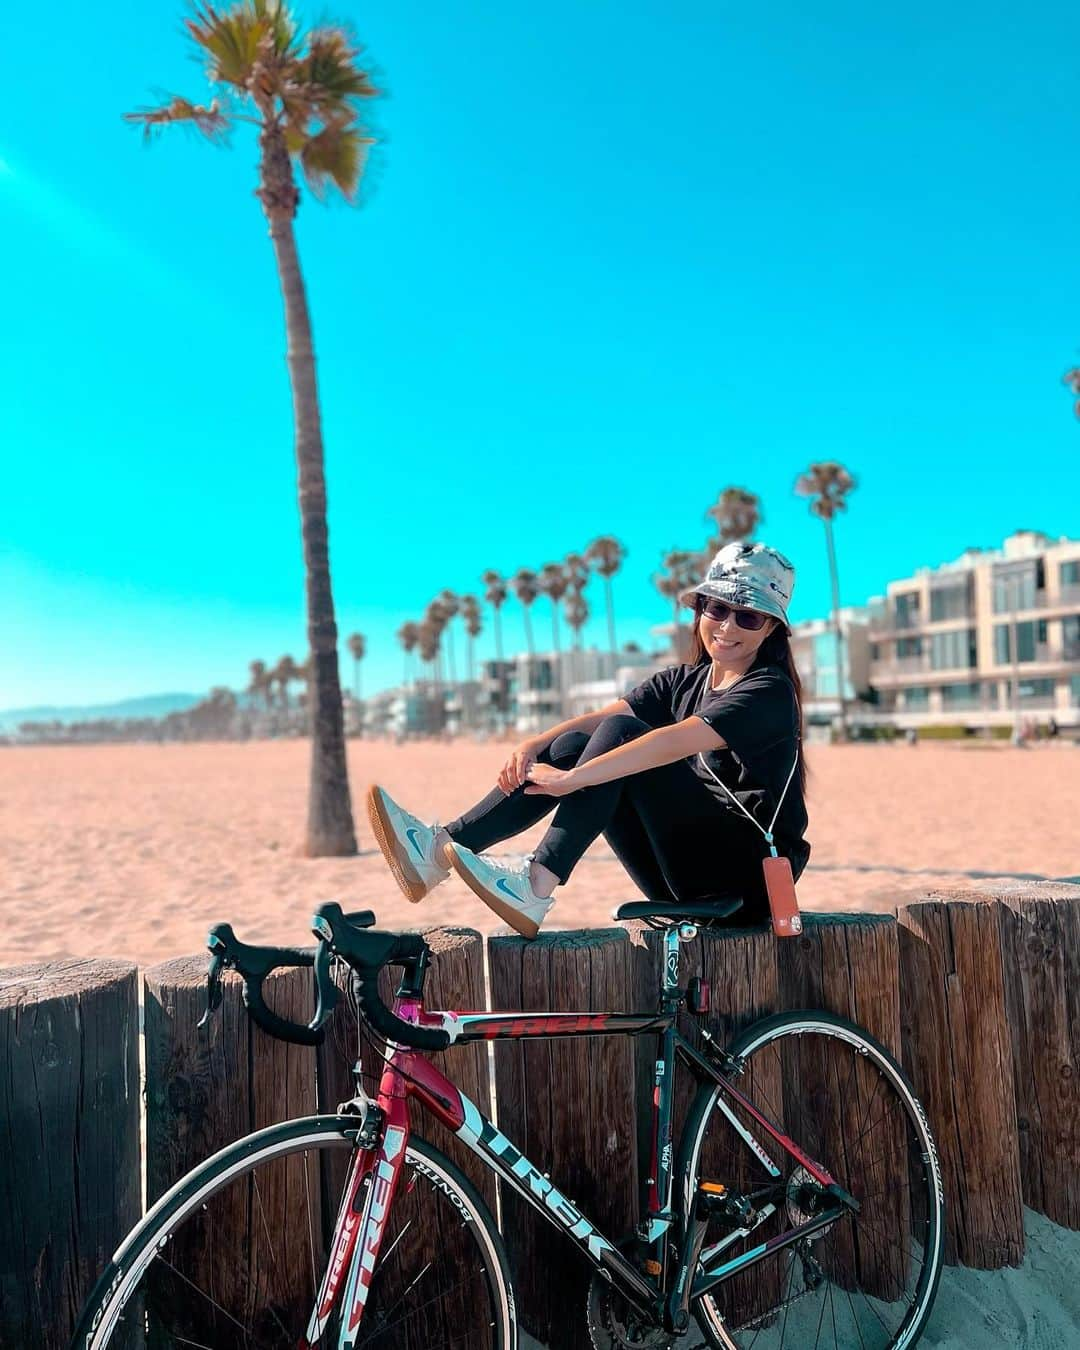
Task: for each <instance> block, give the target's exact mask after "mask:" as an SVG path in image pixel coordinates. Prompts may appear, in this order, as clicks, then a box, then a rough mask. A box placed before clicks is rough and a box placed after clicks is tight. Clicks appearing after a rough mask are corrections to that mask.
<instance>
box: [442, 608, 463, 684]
mask: <svg viewBox="0 0 1080 1350" xmlns="http://www.w3.org/2000/svg"><path fill="white" fill-rule="evenodd" d="M439 604H440V605H442V608H443V613H444V614H445V615H446V623H445V625H444V629H443V631H444V632H445V633H446V657H447V660H448V662H449V664H450V683H451V684H457V662H456V661H455V660H454V616H455V615H456V614H457V613H458V611H459V610H460V609H461V601H460V600H459V599H458V597H457V596H456V595H455V594H454V592H453V591H451V590H445V591H440V592H439Z"/></svg>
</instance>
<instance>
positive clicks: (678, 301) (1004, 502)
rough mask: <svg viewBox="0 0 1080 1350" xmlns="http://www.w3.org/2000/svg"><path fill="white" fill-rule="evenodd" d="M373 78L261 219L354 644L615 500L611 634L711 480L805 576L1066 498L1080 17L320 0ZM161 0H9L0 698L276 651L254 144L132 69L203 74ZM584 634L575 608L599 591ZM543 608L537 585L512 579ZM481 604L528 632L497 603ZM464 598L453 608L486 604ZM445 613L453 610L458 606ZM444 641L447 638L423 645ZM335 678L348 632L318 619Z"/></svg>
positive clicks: (1037, 521)
mask: <svg viewBox="0 0 1080 1350" xmlns="http://www.w3.org/2000/svg"><path fill="white" fill-rule="evenodd" d="M300 12H301V14H309V15H313V16H315V17H321V16H322V15H323V14H325V13H327V12H330V13H333V14H334V15H336V16H339V17H342V18H346V19H348V20H349V21H351V22H352V24H353V25H354V27H355V28H356V30H357V32H358V33H359V34H360V36H361V38H362V40H363V41H364V42H365V44H366V47H367V50H368V54H369V56H370V58H371V60H372V61H373V62H374V64H375V66H376V68H377V70H378V72H379V78H380V80H381V82H382V84H383V86H384V87H385V88H386V90H387V91H388V97H387V98H386V99H384V100H381V101H380V104H379V106H378V108H377V110H376V116H377V120H378V125H379V129H380V131H381V133H382V135H383V142H382V144H381V146H380V149H379V151H378V154H377V155H376V157H375V160H374V162H373V166H372V171H371V174H370V176H369V181H368V185H367V187H366V190H365V194H364V204H363V206H362V208H361V209H360V210H350V209H348V208H346V207H344V206H341V205H337V206H331V207H323V206H320V205H318V204H317V203H315V202H313V201H311V200H310V199H307V200H305V201H304V203H303V205H302V206H301V210H300V214H299V217H298V220H297V234H298V240H299V246H300V250H301V257H302V261H303V264H304V267H305V271H306V277H307V281H308V285H309V293H310V300H311V305H312V310H313V316H314V323H315V339H316V348H317V352H318V357H319V376H320V381H321V389H322V395H323V408H324V416H325V426H324V432H325V442H326V460H327V474H328V482H329V491H330V531H331V534H330V542H331V559H332V564H333V575H334V588H335V599H336V602H337V608H338V620H339V629H340V632H341V634H342V636H343V637H344V635H346V634H348V633H349V632H351V631H354V630H357V629H359V630H360V631H362V632H364V633H365V634H366V635H367V637H368V646H369V653H370V655H369V657H368V660H367V662H366V665H365V688H366V689H368V690H371V689H375V688H377V687H379V686H381V685H385V684H387V683H389V682H391V681H393V680H394V679H396V678H397V677H398V676H399V674H400V669H401V659H400V652H399V649H398V648H397V646H396V643H395V641H394V638H393V634H394V631H395V630H396V628H397V627H398V626H399V625H400V623H401V622H403V621H404V620H405V619H407V618H418V617H419V615H420V612H421V611H422V609H423V606H424V605H425V603H426V602H427V601H428V600H429V599H430V598H431V597H432V596H433V595H434V594H435V593H436V592H437V591H438V590H440V589H442V588H443V587H444V586H449V587H451V588H452V589H454V590H457V591H465V590H469V589H477V588H478V586H479V574H480V573H481V572H482V571H483V570H484V569H485V568H487V567H496V568H499V569H502V570H504V571H506V572H511V571H513V570H515V569H516V568H517V567H519V566H533V567H538V566H540V565H541V564H542V563H544V562H546V561H548V560H551V559H558V558H561V557H562V556H563V555H564V554H565V553H566V552H567V551H569V550H571V549H574V548H581V547H583V546H584V545H585V544H587V543H588V542H589V540H590V539H592V538H594V537H595V536H596V535H597V534H601V533H613V534H615V535H617V536H618V537H619V538H621V539H622V540H623V541H624V543H625V544H626V546H627V548H628V550H629V556H628V558H627V561H626V563H625V565H624V569H623V571H622V572H621V573H620V574H619V575H618V577H617V578H616V582H615V595H616V606H617V617H618V632H619V638H620V640H625V639H630V638H635V639H637V640H638V641H641V642H645V641H647V640H648V630H649V627H650V626H651V625H652V624H655V623H659V622H662V621H663V620H664V619H665V617H666V615H667V610H666V607H665V603H664V602H663V601H662V600H661V598H660V596H659V595H658V594H657V593H656V591H655V590H654V589H653V587H652V585H651V582H650V577H651V575H652V573H654V572H655V571H656V569H657V566H658V562H659V557H660V554H661V553H662V552H663V551H665V550H666V549H669V548H672V547H675V546H683V547H698V546H700V544H701V542H702V541H703V540H704V538H705V536H706V532H707V531H706V526H705V524H704V521H703V513H704V511H705V509H706V507H708V506H709V505H710V504H711V503H712V502H713V501H714V500H715V497H716V495H717V494H718V492H719V491H720V489H721V488H723V487H725V486H727V485H729V484H738V485H741V486H745V487H748V488H750V489H752V490H753V491H755V492H757V493H759V494H760V496H761V497H762V499H763V503H764V509H765V516H766V525H765V528H764V530H763V531H762V537H764V538H765V539H767V540H768V541H769V542H772V543H774V544H775V545H776V546H778V547H779V548H781V549H782V550H783V551H784V552H786V553H787V554H788V555H789V556H790V557H791V558H792V559H793V560H794V561H795V563H796V565H797V568H798V580H797V583H796V589H795V598H794V602H793V606H792V615H793V617H794V618H796V619H799V618H806V617H811V616H815V615H820V614H823V613H825V612H826V609H827V605H828V578H827V573H826V569H825V552H824V545H823V539H822V531H821V526H820V524H819V523H818V522H817V521H815V520H814V519H812V518H811V517H810V515H809V513H808V511H807V507H806V503H805V502H804V501H803V500H801V499H798V498H796V497H794V496H793V495H792V491H791V489H792V484H793V482H794V480H795V478H796V476H797V474H798V473H799V472H800V471H801V470H802V469H803V467H804V466H805V465H806V464H807V463H809V462H810V461H811V460H813V459H819V458H838V459H840V460H842V461H843V462H844V463H845V464H847V465H848V466H849V467H850V468H851V470H852V471H853V472H854V473H855V474H856V475H857V477H858V478H859V482H860V486H859V488H858V491H857V492H856V494H855V495H854V496H853V498H852V500H851V507H850V510H849V512H848V514H847V516H845V517H844V518H843V519H842V521H841V523H840V525H839V528H838V532H837V546H838V550H839V557H840V565H841V584H842V593H843V599H844V601H845V602H846V603H855V602H859V601H861V600H864V599H865V598H866V597H867V596H869V595H870V594H873V593H875V592H880V591H881V590H882V589H883V588H884V585H885V583H886V582H887V581H888V580H889V579H890V578H893V577H897V576H903V575H907V574H908V573H910V572H911V571H912V570H913V569H914V568H915V567H917V566H919V565H923V564H933V563H937V562H940V561H943V560H945V559H947V558H950V557H953V556H955V555H957V554H958V553H959V552H960V551H961V550H962V549H963V548H965V547H966V546H968V545H974V544H983V545H993V544H996V543H998V542H999V541H1000V540H1001V538H1002V537H1003V535H1005V534H1006V533H1008V532H1009V531H1010V530H1012V529H1014V528H1021V527H1023V528H1036V529H1043V530H1046V531H1047V532H1048V533H1051V534H1053V535H1058V534H1076V533H1077V532H1078V529H1080V521H1078V519H1077V515H1078V512H1077V502H1078V501H1080V491H1078V489H1080V423H1078V422H1077V421H1076V420H1075V419H1074V418H1073V416H1072V414H1071V411H1070V400H1069V396H1068V394H1067V392H1066V391H1065V390H1064V389H1063V388H1062V386H1061V385H1060V375H1061V372H1062V371H1063V370H1064V369H1065V368H1066V367H1067V366H1069V365H1071V364H1074V363H1078V362H1080V250H1078V249H1077V246H1076V236H1077V228H1078V222H1080V173H1078V168H1077V153H1076V145H1077V128H1078V126H1080V117H1078V113H1080V98H1078V92H1080V82H1078V75H1080V49H1078V47H1077V44H1076V43H1075V42H1073V41H1071V40H1070V34H1071V31H1072V27H1073V23H1072V12H1071V10H1069V9H1067V8H1066V7H1065V6H1064V5H1062V4H1049V3H1038V2H1036V3H1033V4H1029V5H1025V6H1023V7H1019V8H1018V7H1016V6H1015V5H1012V4H1005V3H989V4H987V3H980V4H978V5H976V4H962V3H958V4H955V5H952V6H941V5H940V4H935V5H929V4H924V3H913V4H910V5H908V6H904V7H901V8H894V9H892V10H891V11H889V12H886V11H884V10H883V9H882V8H881V7H880V6H866V5H865V4H855V3H850V4H849V3H832V4H826V5H824V6H814V7H813V12H810V11H808V10H807V7H806V6H804V5H795V4H780V3H775V2H767V3H765V4H762V5H756V6H746V5H734V4H728V3H715V0H714V2H713V3H704V2H702V3H690V2H689V0H664V3H660V0H655V3H631V2H630V0H620V3H614V2H613V0H610V2H609V0H590V3H589V4H584V5H583V4H581V3H569V0H566V2H564V0H552V3H550V4H548V5H546V6H543V7H537V6H524V5H505V4H494V3H492V4H480V3H466V0H461V3H456V4H455V3H447V4H441V5H431V4H429V3H421V2H420V0H394V3H390V0H380V2H379V3H370V4H366V5H357V4H354V3H351V0H339V3H337V4H336V5H332V6H330V8H329V10H324V9H322V8H319V9H315V10H304V9H301V11H300ZM180 14H181V8H180V7H179V6H176V7H173V6H171V5H170V4H168V3H165V4H158V5H154V6H150V7H146V6H145V5H136V4H135V3H134V0H117V3H115V4H114V5H113V6H112V7H111V8H110V11H109V14H108V22H107V24H106V23H95V24H94V25H93V26H91V25H89V24H88V21H87V18H86V10H85V7H83V6H76V5H75V4H73V3H69V0H57V3H56V4H54V5H51V6H48V7H46V8H45V9H41V8H40V7H38V8H35V7H33V6H22V7H20V8H19V9H18V10H17V12H15V13H14V15H13V17H12V18H11V19H10V21H9V24H8V30H7V31H8V43H9V52H12V53H18V52H24V53H31V54H33V53H39V54H40V53H41V52H47V53H48V60H49V72H48V96H47V99H46V101H45V102H44V104H43V102H42V94H41V78H42V71H41V64H40V60H39V59H38V57H37V56H35V57H34V58H33V59H27V60H19V59H11V60H9V62H8V63H7V65H6V71H5V80H4V81H3V83H2V84H0V244H2V247H3V254H4V257H5V260H6V263H7V266H6V267H5V282H4V306H3V307H4V312H5V322H4V323H3V324H2V325H0V346H2V351H0V358H2V359H0V394H2V406H3V409H4V429H5V435H4V454H3V491H2V494H0V632H2V633H3V635H4V645H5V648H6V650H7V653H8V659H7V660H6V661H5V662H4V663H3V667H2V669H0V708H2V707H11V706H17V705H25V704H31V703H43V702H67V703H88V702H95V701H106V700H112V699H118V698H123V697H127V696H134V695H139V694H145V693H151V692H156V691H160V690H165V689H184V690H189V691H191V692H200V691H202V690H205V689H207V688H208V687H209V686H210V685H212V684H219V683H223V684H230V685H232V686H233V687H241V686H242V685H243V684H244V682H245V681H246V678H247V665H248V662H249V661H250V660H251V659H253V658H255V657H261V658H263V659H265V660H267V661H268V662H272V661H274V660H276V658H277V657H278V656H280V655H281V654H282V653H283V652H290V653H292V654H293V655H294V656H296V658H297V659H303V657H304V655H305V653H306V640H305V621H304V612H303V574H302V565H301V553H300V537H299V524H298V515H297V506H296V483H295V467H294V461H293V453H292V433H291V415H290V403H289V390H288V385H287V380H286V374H285V367H284V359H283V350H284V338H283V331H282V317H281V305H280V298H279V293H278V290H277V282H276V276H275V272H274V267H273V260H272V256H271V251H270V246H269V242H268V240H267V237H266V229H265V224H264V221H263V219H262V217H261V214H260V211H259V208H258V203H257V201H256V200H255V198H254V197H253V196H252V190H253V188H254V185H255V179H254V147H253V145H252V143H251V142H250V140H249V139H248V138H247V137H246V136H243V135H239V136H237V137H236V139H235V141H234V144H233V147H232V148H231V149H230V150H219V149H215V148H214V147H212V146H210V145H208V144H206V143H205V142H203V141H201V140H200V139H198V138H196V137H194V136H189V135H187V134H185V133H184V132H182V131H178V130H174V131H173V132H172V134H168V135H166V136H164V137H163V138H162V139H161V140H160V141H159V142H157V143H156V144H155V145H154V146H153V147H152V148H150V149H144V147H143V146H142V144H141V143H140V139H139V136H138V133H137V132H135V131H134V130H133V129H131V128H129V127H127V126H125V125H123V124H122V122H121V120H120V114H121V112H123V111H124V110H125V109H128V108H131V107H134V106H137V105H140V104H144V103H147V102H153V101H154V99H155V97H156V96H157V94H158V93H159V92H162V91H178V92H185V93H189V94H191V95H193V96H198V95H199V94H200V92H201V91H203V90H204V89H205V84H204V81H203V78H202V75H201V72H200V70H199V68H198V66H197V65H196V64H195V63H194V62H193V60H192V58H191V56H190V54H189V51H188V49H187V45H186V43H185V41H184V39H183V38H182V37H181V35H180V31H179V17H180ZM592 598H593V600H594V620H593V621H592V622H591V623H590V626H589V627H588V628H587V629H586V638H587V639H590V638H592V639H595V640H596V641H598V642H599V641H602V640H603V634H604V621H603V613H602V596H601V591H600V588H599V585H598V584H597V585H596V588H595V593H594V595H593V596H592ZM535 612H536V628H537V632H538V634H546V633H547V632H549V631H550V627H549V622H548V619H547V610H546V602H543V601H540V602H538V604H537V606H536V611H535ZM506 625H507V638H508V641H510V642H511V643H514V642H517V641H520V637H521V633H522V628H521V624H520V620H519V617H518V610H517V608H516V606H514V605H509V606H508V607H507V610H506ZM489 641H490V632H489V633H488V635H487V637H486V638H485V639H482V640H481V649H484V647H485V646H486V644H487V642H489ZM460 642H461V640H460V638H459V639H458V650H459V653H460V650H461V645H460ZM459 659H460V657H459ZM343 675H344V677H345V679H346V680H348V679H350V678H351V661H350V660H349V659H348V658H347V657H346V658H345V659H344V660H343Z"/></svg>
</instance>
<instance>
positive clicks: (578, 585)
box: [563, 553, 590, 595]
mask: <svg viewBox="0 0 1080 1350" xmlns="http://www.w3.org/2000/svg"><path fill="white" fill-rule="evenodd" d="M563 569H564V571H565V572H566V578H567V581H568V582H569V585H570V589H571V590H572V591H577V592H578V594H579V595H580V594H581V592H582V591H583V590H584V589H585V587H586V585H587V584H588V581H589V570H590V569H589V560H588V558H586V557H585V555H584V554H581V553H568V554H567V555H566V557H565V558H564V559H563Z"/></svg>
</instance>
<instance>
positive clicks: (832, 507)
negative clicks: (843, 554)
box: [795, 460, 858, 740]
mask: <svg viewBox="0 0 1080 1350" xmlns="http://www.w3.org/2000/svg"><path fill="white" fill-rule="evenodd" d="M857 486H858V484H857V483H856V481H855V479H854V478H853V477H852V475H851V474H850V473H848V471H847V469H845V468H844V466H843V465H842V464H838V463H837V462H836V461H835V460H823V461H821V462H820V463H818V464H811V465H810V467H809V469H807V471H806V473H804V474H802V475H801V476H800V477H799V478H798V479H797V480H796V482H795V491H796V492H797V493H798V494H799V496H800V497H809V498H810V499H811V501H810V510H811V511H812V512H813V513H814V515H815V516H817V517H818V519H819V520H821V522H822V524H823V525H824V526H825V547H826V549H827V551H828V555H829V580H830V583H831V585H832V610H833V631H834V632H835V635H836V684H837V691H838V694H839V699H840V734H841V736H842V737H843V738H844V740H847V734H848V725H847V700H846V699H845V697H844V635H843V631H842V629H841V627H840V578H839V575H838V573H837V570H836V548H835V546H834V544H833V530H832V523H833V517H834V516H835V515H836V513H837V511H846V510H847V502H846V501H845V498H846V497H847V495H848V493H849V492H854V490H855V488H856V487H857Z"/></svg>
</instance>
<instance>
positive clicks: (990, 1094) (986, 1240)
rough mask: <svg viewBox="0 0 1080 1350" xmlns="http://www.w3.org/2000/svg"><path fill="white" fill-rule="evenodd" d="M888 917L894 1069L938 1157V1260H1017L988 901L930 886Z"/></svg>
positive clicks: (1012, 1138) (1003, 1041)
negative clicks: (894, 998) (893, 935)
mask: <svg viewBox="0 0 1080 1350" xmlns="http://www.w3.org/2000/svg"><path fill="white" fill-rule="evenodd" d="M897 920H898V924H899V927H898V930H897V935H898V938H899V953H900V983H901V987H902V989H903V991H904V998H903V1002H902V1008H901V1031H902V1037H903V1051H904V1068H905V1069H906V1070H907V1073H908V1076H909V1077H910V1078H911V1082H912V1085H913V1087H914V1088H915V1093H916V1095H917V1096H918V1098H919V1100H920V1101H921V1102H922V1104H923V1106H924V1107H925V1108H926V1113H927V1116H928V1117H929V1119H930V1128H931V1130H932V1132H933V1134H934V1138H935V1140H936V1141H937V1146H938V1153H939V1156H940V1159H941V1171H942V1178H943V1181H944V1184H945V1260H946V1261H947V1262H948V1263H949V1264H950V1265H957V1264H959V1265H964V1266H975V1267H978V1268H980V1269H984V1270H991V1269H994V1268H995V1267H998V1266H1018V1265H1020V1264H1021V1263H1022V1262H1023V1259H1024V1211H1023V1204H1022V1201H1021V1194H1020V1148H1019V1142H1018V1139H1017V1129H1016V1102H1015V1097H1014V1089H1013V1073H1012V1042H1011V1038H1010V1034H1009V1028H1008V1026H1007V1024H1006V1020H1005V995H1004V988H1003V979H1002V965H1001V933H1000V927H999V916H998V911H997V907H996V906H995V905H992V904H986V903H983V902H981V901H979V900H978V899H977V898H973V897H972V896H971V895H970V893H967V894H958V895H957V896H956V897H955V898H951V899H950V898H946V897H945V896H941V895H937V894H935V895H934V896H932V897H931V898H930V899H928V900H925V901H919V902H916V903H915V904H910V905H905V906H903V907H902V908H901V909H900V910H899V912H898V914H897Z"/></svg>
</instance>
